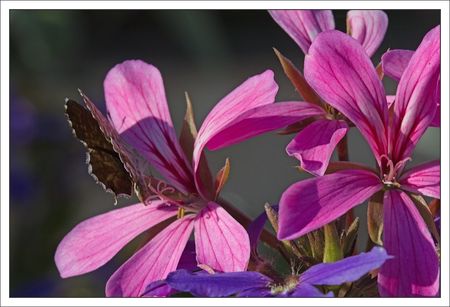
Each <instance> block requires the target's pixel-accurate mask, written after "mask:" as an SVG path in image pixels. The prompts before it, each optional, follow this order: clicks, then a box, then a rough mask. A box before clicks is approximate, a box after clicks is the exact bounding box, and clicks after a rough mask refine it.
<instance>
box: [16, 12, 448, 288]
mask: <svg viewBox="0 0 450 307" xmlns="http://www.w3.org/2000/svg"><path fill="white" fill-rule="evenodd" d="M387 14H388V15H389V28H388V31H387V34H386V37H385V40H384V43H383V44H382V45H381V47H380V49H379V50H378V52H377V54H376V55H375V56H374V57H373V61H374V63H378V62H379V60H380V56H381V54H382V52H384V51H386V50H387V49H388V48H391V49H395V48H404V49H415V48H416V47H417V46H418V44H419V43H420V41H421V39H422V37H423V35H424V34H425V33H426V32H427V31H428V30H430V29H431V28H432V27H434V26H435V25H437V24H439V23H440V17H439V16H440V13H439V11H436V10H435V11H431V10H428V11H417V10H402V11H387ZM345 15H346V11H334V16H335V20H336V27H337V28H338V29H340V30H342V31H345ZM10 42H11V47H10V48H11V50H10V56H11V65H10V67H11V71H10V76H11V78H10V80H11V83H10V88H11V91H10V93H11V98H10V119H11V120H10V123H11V124H10V125H11V126H10V142H11V143H10V150H11V153H10V157H11V161H10V166H11V168H10V187H11V190H10V195H11V203H10V230H11V231H10V244H11V246H10V288H11V292H10V295H11V296H73V297H75V296H103V295H104V286H105V283H106V280H107V279H108V277H109V276H110V275H111V274H112V273H113V271H114V270H115V268H117V267H118V266H119V265H120V264H121V263H123V261H124V260H125V259H126V258H127V257H128V256H129V255H130V254H131V253H132V252H133V250H134V249H135V248H136V246H137V244H138V243H139V242H138V241H139V239H138V240H136V241H137V243H136V242H133V243H131V244H129V245H128V246H127V247H126V248H125V249H124V250H123V251H122V252H120V253H119V255H118V256H117V257H115V258H114V259H113V260H112V261H110V262H109V263H108V264H107V265H105V266H104V267H102V268H101V269H99V270H97V271H95V272H92V273H89V274H86V275H84V276H80V277H74V278H69V279H66V280H63V279H61V278H60V277H59V274H58V272H57V270H56V267H55V264H54V261H53V255H54V252H55V249H56V247H57V245H58V243H59V241H60V240H61V239H62V238H63V236H64V235H65V234H66V233H67V232H69V231H70V230H71V229H72V228H73V227H74V226H75V225H76V224H77V223H79V222H80V221H82V220H84V219H86V218H88V217H91V216H93V215H96V214H99V213H102V212H106V211H108V210H111V209H113V208H114V206H113V198H112V197H111V195H110V194H106V193H105V192H103V190H102V188H101V187H100V186H99V185H96V184H95V183H94V180H93V179H92V178H91V177H90V176H89V175H88V173H87V166H86V165H85V153H84V148H83V146H82V145H81V143H79V142H78V141H77V140H75V139H74V137H73V136H72V133H71V130H70V129H69V127H68V125H67V122H66V119H65V116H64V98H65V97H70V98H74V99H76V100H79V101H80V99H79V97H78V94H77V88H80V89H82V90H83V91H84V92H85V93H86V94H87V95H88V96H90V97H91V99H93V101H95V102H96V103H97V105H98V106H99V107H100V108H101V109H104V98H103V88H102V83H103V78H104V76H105V75H106V73H107V72H108V70H109V69H110V68H111V67H112V66H114V65H115V64H117V63H119V62H121V61H123V60H125V59H142V60H144V61H146V62H149V63H152V64H153V65H155V66H157V67H158V68H159V69H160V71H161V73H162V75H163V77H164V81H165V87H166V93H167V98H168V101H169V107H170V110H171V114H172V118H173V121H174V124H175V128H176V129H177V131H179V128H180V126H181V125H180V124H181V120H182V118H183V115H184V111H185V110H184V107H185V100H184V91H188V92H189V94H190V96H191V99H192V101H193V104H194V110H195V117H196V121H197V124H200V123H201V122H202V120H203V119H204V117H205V116H206V114H208V112H209V110H211V108H212V107H213V106H214V105H215V104H216V103H217V102H218V101H219V100H220V99H221V98H222V97H223V96H224V95H226V94H227V93H228V92H229V91H231V90H232V89H233V88H235V87H236V86H237V85H239V84H240V83H241V82H242V81H244V80H245V79H246V78H248V77H250V76H252V75H255V74H258V73H261V72H262V71H264V70H265V69H267V68H270V69H272V70H274V71H275V76H276V80H277V82H278V84H279V86H280V90H279V94H278V96H277V100H279V101H281V100H298V96H297V94H296V92H295V91H294V89H293V87H292V85H291V84H290V83H289V81H288V80H287V78H286V77H285V76H284V74H283V72H282V70H281V68H280V66H279V64H278V61H277V59H276V57H275V55H274V53H273V51H272V47H276V48H277V49H279V50H280V51H281V52H283V53H284V54H285V55H286V56H288V57H289V58H290V59H292V60H293V61H294V63H295V64H297V65H298V66H299V67H303V64H302V63H303V54H302V52H301V51H300V48H299V47H297V45H296V44H295V43H294V42H293V41H292V40H291V39H290V38H289V37H288V35H287V34H286V33H284V32H283V30H282V29H281V28H280V27H279V26H278V25H277V24H276V23H275V22H274V21H273V20H272V19H271V18H270V16H269V14H268V13H267V12H266V11H235V10H228V11H206V10H205V11H102V10H97V11H89V10H76V11H75V10H74V11H70V10H61V11H58V10H52V11H44V10H14V11H11V14H10ZM385 84H386V86H387V89H388V93H394V92H395V84H394V83H393V82H391V81H390V80H387V79H385ZM292 137H293V136H279V135H277V134H276V133H269V134H266V135H263V136H259V137H256V138H254V139H251V140H249V141H246V142H244V143H242V144H238V145H235V146H232V147H230V148H227V149H224V150H220V151H217V152H210V153H208V158H209V161H210V165H211V167H212V168H213V169H214V170H216V171H217V170H218V169H219V168H220V167H221V166H222V165H223V162H224V160H225V159H226V158H227V157H230V159H231V176H230V180H229V182H228V184H227V185H226V187H225V190H224V192H223V194H222V195H223V196H224V197H225V198H226V199H228V200H229V201H231V202H233V203H234V204H235V205H236V206H239V207H240V208H242V209H243V210H244V211H245V212H246V213H248V214H249V215H250V216H251V217H255V216H256V215H257V214H259V213H260V212H262V210H263V205H264V203H265V202H269V203H277V201H278V199H279V197H280V195H281V193H282V192H283V190H284V189H286V188H287V187H288V186H289V185H290V184H291V183H293V182H295V181H297V180H299V179H301V178H305V177H306V175H302V174H299V173H298V172H297V171H296V170H295V169H294V166H295V165H297V161H296V160H295V159H292V158H289V157H288V156H287V155H286V154H285V152H284V148H285V146H286V145H287V143H288V142H289V141H290V139H291V138H292ZM349 138H350V139H349V145H350V158H351V160H353V161H359V162H364V163H370V164H373V158H372V155H371V153H370V151H369V148H368V146H367V144H366V143H365V141H364V140H362V138H361V137H360V136H359V134H358V133H357V131H355V129H353V130H352V131H351V132H350V136H349ZM439 153H440V130H439V129H429V130H428V131H427V133H426V136H425V137H424V138H423V139H422V141H421V142H420V143H419V145H418V147H417V150H416V152H415V156H414V160H413V162H412V163H414V164H417V163H420V162H423V161H426V160H430V159H435V158H439ZM128 202H130V201H128ZM131 202H132V201H131ZM126 203H127V202H126V201H120V202H119V204H118V207H120V206H123V205H125V204H126ZM358 214H359V215H360V216H361V217H363V216H364V208H363V207H360V208H359V209H358ZM361 224H362V226H363V227H362V230H364V223H361ZM364 240H365V239H364V238H361V242H363V241H364ZM361 244H362V245H364V242H363V243H361Z"/></svg>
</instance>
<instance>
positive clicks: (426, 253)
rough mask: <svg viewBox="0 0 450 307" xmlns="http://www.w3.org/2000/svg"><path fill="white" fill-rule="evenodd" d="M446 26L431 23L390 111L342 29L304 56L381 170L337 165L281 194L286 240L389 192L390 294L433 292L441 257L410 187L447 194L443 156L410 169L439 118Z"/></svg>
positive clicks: (381, 281) (384, 290) (383, 278)
mask: <svg viewBox="0 0 450 307" xmlns="http://www.w3.org/2000/svg"><path fill="white" fill-rule="evenodd" d="M439 35H440V27H439V26H437V27H436V28H434V29H432V30H431V31H430V32H429V33H428V34H427V35H426V36H425V37H424V39H423V41H422V43H421V44H420V46H419V47H418V49H417V50H416V52H415V53H414V55H413V56H412V58H411V60H410V61H409V64H408V65H407V67H406V68H405V71H404V73H403V74H402V77H401V79H400V82H399V85H398V88H397V94H396V98H395V103H394V104H393V108H392V113H391V116H390V115H389V112H388V105H387V101H386V95H385V92H384V88H383V86H382V83H381V81H380V79H379V78H378V76H377V73H376V71H375V68H374V67H373V65H372V63H371V61H370V59H369V57H368V56H367V54H366V52H365V51H364V49H363V48H362V47H361V45H360V44H359V43H358V42H356V41H355V40H354V39H352V38H351V37H349V36H348V35H345V34H343V33H341V32H338V31H334V30H330V31H326V32H324V33H321V34H319V35H318V36H317V38H316V39H315V40H314V42H313V43H312V45H311V47H310V49H309V54H308V55H307V56H306V60H305V77H306V79H307V80H308V82H309V84H311V86H312V87H313V89H314V90H315V91H316V92H317V93H318V94H319V95H320V96H321V97H323V98H324V99H325V100H326V101H327V102H328V103H330V104H331V105H332V106H333V107H334V108H336V109H337V110H339V111H340V112H342V114H344V115H345V116H346V117H347V118H348V119H349V120H351V121H352V122H353V123H354V124H355V125H356V127H357V128H358V129H359V130H360V132H361V133H362V135H363V136H364V137H365V139H366V140H367V142H368V143H369V145H370V147H371V149H372V152H373V153H374V156H375V158H376V161H377V164H378V169H377V170H372V169H369V168H367V167H365V166H361V167H360V168H359V169H351V170H345V171H337V172H335V173H333V174H330V175H325V176H323V177H317V178H312V179H309V180H304V181H301V182H298V183H295V184H293V185H292V186H290V187H289V188H288V189H287V190H286V191H285V192H284V193H283V195H282V197H281V200H280V204H279V205H280V210H279V214H280V215H279V233H278V237H279V239H283V240H289V239H293V238H297V237H300V236H302V235H304V234H306V233H308V232H310V231H312V230H315V229H317V228H319V227H321V226H323V225H325V224H327V223H329V222H331V221H333V220H335V219H336V218H338V217H339V216H341V215H343V214H344V213H345V212H347V211H348V210H350V209H351V208H353V207H354V206H357V205H359V204H361V203H362V202H364V201H365V200H367V199H368V198H369V197H371V196H372V195H373V194H375V193H376V192H378V191H383V192H384V209H383V210H384V211H383V216H384V217H383V220H384V240H383V241H384V247H385V248H386V251H387V252H388V254H389V255H393V256H394V258H393V259H390V260H388V261H386V263H385V264H384V265H383V266H382V267H381V269H380V273H379V275H378V285H379V291H380V294H381V295H383V296H433V295H436V294H437V293H438V290H439V260H438V257H437V253H436V250H435V246H434V243H433V239H432V237H431V235H430V232H429V230H428V229H427V225H426V223H425V222H424V220H423V219H422V217H421V215H420V213H419V211H418V209H417V208H416V206H415V204H414V202H413V200H412V199H411V198H410V196H409V195H408V193H410V192H412V193H418V194H422V195H425V196H430V197H433V198H440V166H439V161H432V162H428V163H425V164H422V165H419V166H416V167H414V168H412V169H410V170H408V171H404V167H405V164H406V162H407V161H408V160H409V159H410V157H411V154H412V152H413V149H414V147H415V145H416V144H417V142H418V141H419V139H420V138H421V136H422V135H423V133H424V132H425V130H426V129H427V128H428V126H429V124H430V123H431V121H432V120H433V118H434V114H435V110H436V104H435V101H436V100H435V98H436V97H435V95H436V90H435V88H436V83H437V82H438V80H439V70H440V38H439Z"/></svg>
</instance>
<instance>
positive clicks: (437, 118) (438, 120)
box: [430, 77, 441, 127]
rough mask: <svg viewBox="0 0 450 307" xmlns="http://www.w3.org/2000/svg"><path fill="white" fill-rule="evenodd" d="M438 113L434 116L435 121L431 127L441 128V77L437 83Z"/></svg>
mask: <svg viewBox="0 0 450 307" xmlns="http://www.w3.org/2000/svg"><path fill="white" fill-rule="evenodd" d="M435 97H436V104H437V107H436V113H435V114H434V118H433V121H432V122H431V124H430V126H431V127H440V126H441V78H440V77H439V80H438V81H437V85H436V92H435Z"/></svg>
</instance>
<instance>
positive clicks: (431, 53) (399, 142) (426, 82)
mask: <svg viewBox="0 0 450 307" xmlns="http://www.w3.org/2000/svg"><path fill="white" fill-rule="evenodd" d="M440 57H441V51H440V27H439V26H437V27H435V28H434V29H432V30H431V31H430V32H428V33H427V35H425V37H424V39H423V40H422V43H421V44H420V46H419V47H418V48H417V51H416V52H415V53H414V55H413V56H412V58H411V60H410V62H409V64H408V66H407V67H406V69H405V72H404V73H403V75H402V78H401V79H400V82H399V84H398V87H397V95H396V99H395V104H394V120H393V126H392V136H391V142H392V153H393V154H392V158H393V160H394V161H401V160H403V159H405V158H408V157H409V156H410V155H411V152H412V151H413V149H414V147H415V146H416V144H417V142H418V141H419V139H420V138H421V136H422V135H423V133H424V132H425V130H426V129H427V128H428V126H429V125H430V123H431V122H432V120H433V119H434V114H435V111H436V101H437V97H436V86H437V84H438V82H439V75H440V66H441V65H440Z"/></svg>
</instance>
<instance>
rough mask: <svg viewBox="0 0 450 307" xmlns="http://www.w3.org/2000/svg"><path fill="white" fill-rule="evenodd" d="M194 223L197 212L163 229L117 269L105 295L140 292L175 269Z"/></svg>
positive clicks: (131, 294)
mask: <svg viewBox="0 0 450 307" xmlns="http://www.w3.org/2000/svg"><path fill="white" fill-rule="evenodd" d="M193 227H194V215H188V216H185V217H184V218H182V219H179V220H177V221H175V222H173V223H172V224H170V225H169V226H168V227H167V228H166V229H164V230H163V231H161V232H160V233H159V234H158V235H157V236H156V237H154V238H153V239H152V240H151V241H150V242H148V243H147V244H146V245H145V246H144V247H143V248H141V249H140V250H139V251H138V252H137V253H136V254H134V255H133V256H132V257H131V258H130V259H128V260H127V261H126V262H125V263H124V264H123V265H122V266H121V267H120V268H119V269H118V270H117V271H116V272H114V274H113V275H112V276H111V278H110V279H109V280H108V283H107V284H106V296H108V297H116V296H123V297H137V296H141V295H142V294H143V293H144V291H145V288H146V287H147V285H148V284H150V283H151V282H153V281H157V280H161V279H164V278H166V277H167V275H168V274H169V273H170V272H172V271H175V269H176V268H177V265H178V262H179V261H180V257H181V255H182V253H183V250H184V248H185V246H186V243H187V242H188V240H189V236H190V235H191V232H192V228H193Z"/></svg>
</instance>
